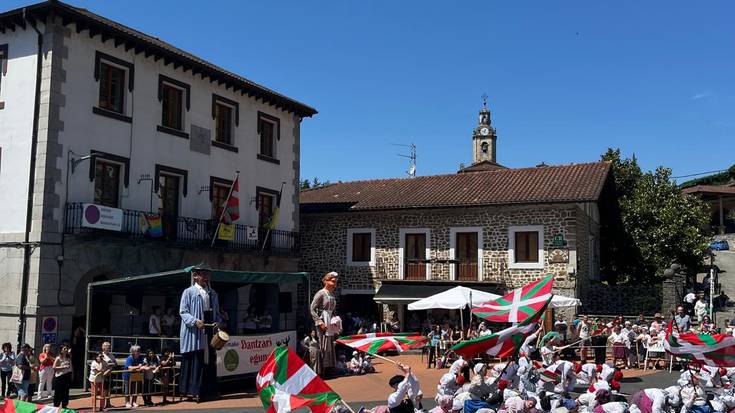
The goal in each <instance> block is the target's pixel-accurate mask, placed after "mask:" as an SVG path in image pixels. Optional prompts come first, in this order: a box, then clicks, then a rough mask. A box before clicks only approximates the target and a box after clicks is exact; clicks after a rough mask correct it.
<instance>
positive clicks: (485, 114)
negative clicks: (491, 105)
mask: <svg viewBox="0 0 735 413" xmlns="http://www.w3.org/2000/svg"><path fill="white" fill-rule="evenodd" d="M483 98H485V97H484V96H483ZM497 139H498V137H497V135H496V134H495V128H493V127H492V125H491V124H490V109H488V108H487V98H485V99H483V103H482V109H480V115H479V117H478V122H477V126H476V127H475V129H474V131H472V164H473V165H474V164H477V163H480V162H483V161H489V162H492V163H497V160H496V158H495V155H496V153H495V148H496V140H497Z"/></svg>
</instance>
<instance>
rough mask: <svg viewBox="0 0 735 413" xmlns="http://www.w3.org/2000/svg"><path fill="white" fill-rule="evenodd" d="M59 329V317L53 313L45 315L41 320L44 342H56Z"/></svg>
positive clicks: (42, 339)
mask: <svg viewBox="0 0 735 413" xmlns="http://www.w3.org/2000/svg"><path fill="white" fill-rule="evenodd" d="M58 330H59V318H58V317H56V316H53V315H52V316H46V317H43V319H42V320H41V341H43V344H56V338H57V334H58Z"/></svg>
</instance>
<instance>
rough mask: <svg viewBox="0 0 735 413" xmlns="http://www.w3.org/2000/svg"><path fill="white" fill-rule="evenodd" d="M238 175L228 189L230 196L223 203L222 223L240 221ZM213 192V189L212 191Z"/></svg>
mask: <svg viewBox="0 0 735 413" xmlns="http://www.w3.org/2000/svg"><path fill="white" fill-rule="evenodd" d="M239 181H240V174H239V173H238V174H237V176H235V180H234V181H233V182H232V187H231V188H230V194H229V196H228V197H227V201H225V205H224V210H223V211H222V223H224V224H232V223H233V222H235V221H237V220H238V219H240V183H239ZM212 190H213V189H212Z"/></svg>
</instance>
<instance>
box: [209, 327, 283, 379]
mask: <svg viewBox="0 0 735 413" xmlns="http://www.w3.org/2000/svg"><path fill="white" fill-rule="evenodd" d="M281 344H286V345H288V346H289V347H291V350H293V351H296V332H295V331H283V332H279V333H271V334H264V335H258V336H230V341H228V342H227V344H225V346H224V347H223V348H222V350H219V351H217V377H224V376H235V375H238V374H247V373H257V372H258V370H260V368H261V367H263V363H265V360H266V359H267V358H268V356H269V355H270V354H271V352H272V351H273V349H275V348H276V346H278V345H281Z"/></svg>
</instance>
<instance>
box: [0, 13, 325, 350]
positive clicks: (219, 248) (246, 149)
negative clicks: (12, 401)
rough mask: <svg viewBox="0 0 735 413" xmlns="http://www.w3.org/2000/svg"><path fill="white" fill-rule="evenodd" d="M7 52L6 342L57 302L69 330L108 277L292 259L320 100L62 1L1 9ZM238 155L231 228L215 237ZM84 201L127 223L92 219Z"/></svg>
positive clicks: (0, 95) (2, 313) (3, 52)
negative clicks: (93, 224) (304, 139)
mask: <svg viewBox="0 0 735 413" xmlns="http://www.w3.org/2000/svg"><path fill="white" fill-rule="evenodd" d="M0 67H1V71H0V193H2V194H3V196H4V198H5V199H4V201H5V202H3V203H0V242H2V244H1V245H2V247H3V248H2V249H0V260H2V262H3V264H2V268H0V271H2V275H4V282H3V284H4V287H5V288H3V289H2V291H0V340H1V341H2V342H5V341H9V342H13V343H14V342H15V340H16V337H17V339H19V340H24V341H29V342H32V343H37V342H38V340H40V339H41V337H40V331H41V329H40V326H39V325H38V322H39V320H40V319H41V317H43V316H44V315H51V314H53V315H58V316H59V327H58V335H59V337H60V338H61V337H64V338H66V337H69V336H70V334H71V331H72V330H73V329H74V328H75V327H77V326H80V325H81V322H82V321H83V320H80V317H81V316H82V315H83V313H84V311H83V310H84V308H83V306H82V305H80V303H79V301H83V300H82V298H84V297H85V294H86V284H87V283H89V282H91V281H94V280H98V279H109V278H114V277H119V276H122V275H135V274H141V273H147V272H156V271H165V270H168V269H172V268H181V267H183V266H186V265H190V264H193V263H196V262H198V261H202V260H204V261H208V262H209V264H210V265H212V266H216V267H219V268H228V269H238V270H262V271H295V270H296V269H297V267H298V265H297V251H298V245H297V242H298V236H297V232H298V227H299V215H298V213H299V210H298V187H299V153H300V149H299V148H300V124H301V121H302V119H303V118H304V117H310V116H312V115H314V114H316V110H314V109H313V108H311V107H309V106H306V105H304V104H302V103H299V102H297V101H295V100H293V99H290V98H288V97H286V96H283V95H280V94H278V93H276V92H274V91H272V90H270V89H267V88H265V87H263V86H260V85H258V84H256V83H254V82H251V81H249V80H247V79H245V78H242V77H240V76H238V75H235V74H233V73H230V72H228V71H226V70H224V69H221V68H219V67H216V66H214V65H213V64H211V63H208V62H206V61H204V60H202V59H199V58H197V57H196V56H193V55H190V54H188V53H186V52H184V51H181V50H180V49H177V48H175V47H173V46H171V45H169V44H167V43H164V42H162V41H160V40H159V39H156V38H154V37H150V36H147V35H145V34H143V33H140V32H137V31H135V30H133V29H130V28H127V27H125V26H122V25H120V24H118V23H115V22H112V21H110V20H107V19H105V18H103V17H101V16H98V15H95V14H93V13H90V12H88V11H86V10H83V9H77V8H74V7H72V6H68V5H66V4H63V3H59V2H47V3H41V4H37V5H33V6H29V7H27V8H24V9H19V10H13V11H9V12H6V13H3V14H0ZM238 171H239V181H238V182H239V203H240V206H239V210H240V218H239V220H238V221H237V222H236V224H237V225H236V226H235V234H234V240H232V241H221V240H219V241H217V242H216V243H215V248H209V243H210V240H211V239H212V238H213V235H214V233H215V228H216V226H217V225H216V224H217V220H218V217H219V215H220V212H221V206H222V204H223V202H224V200H225V199H226V198H227V195H228V193H229V191H230V188H231V186H232V181H233V180H234V178H235V176H236V173H237V172H238ZM29 200H30V202H29ZM85 204H95V205H97V206H99V207H105V208H111V209H110V211H113V213H114V214H120V216H121V217H117V218H115V219H113V221H115V222H114V223H113V226H117V225H118V224H119V227H120V228H119V229H113V230H112V231H99V230H98V229H94V228H89V222H88V219H84V218H83V217H82V215H83V214H84V213H85V212H86V211H85V210H83V208H84V205H85ZM277 208H278V211H279V213H278V214H277V219H275V220H274V218H273V216H274V214H275V211H276V209H277ZM103 211H104V209H103ZM103 213H104V212H103ZM87 218H89V217H87ZM148 219H150V221H148ZM157 219H159V220H160V221H156V220H157ZM271 220H274V222H271ZM156 222H160V223H161V229H160V232H156V231H153V230H152V228H153V227H155V226H156ZM268 223H271V224H274V227H273V228H272V229H271V231H270V232H268V230H267V229H266V224H268ZM248 232H250V234H248ZM266 233H267V234H268V235H267V236H268V239H266ZM255 234H257V235H255ZM264 251H265V255H266V256H269V255H272V258H271V259H267V258H266V259H261V258H258V257H260V256H262V255H263V252H264ZM268 251H272V254H268ZM19 326H20V329H19Z"/></svg>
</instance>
